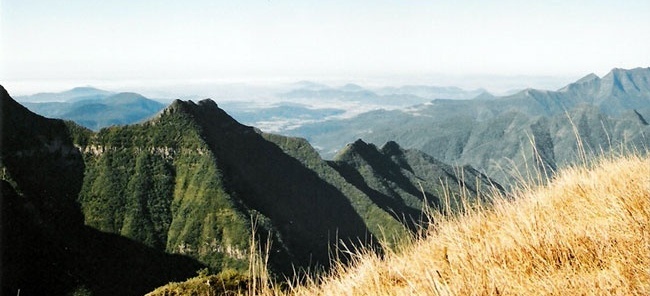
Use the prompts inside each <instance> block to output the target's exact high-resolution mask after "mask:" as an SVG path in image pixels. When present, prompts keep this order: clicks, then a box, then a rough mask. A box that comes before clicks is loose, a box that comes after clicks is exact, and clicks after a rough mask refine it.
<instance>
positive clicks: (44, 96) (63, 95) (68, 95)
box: [16, 86, 114, 103]
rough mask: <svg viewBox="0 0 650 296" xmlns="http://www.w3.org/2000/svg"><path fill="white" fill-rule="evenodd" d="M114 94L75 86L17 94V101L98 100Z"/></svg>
mask: <svg viewBox="0 0 650 296" xmlns="http://www.w3.org/2000/svg"><path fill="white" fill-rule="evenodd" d="M112 94H114V93H113V92H110V91H105V90H101V89H97V88H94V87H89V86H85V87H75V88H73V89H71V90H67V91H63V92H58V93H51V92H49V93H37V94H33V95H29V96H17V97H16V101H18V102H21V103H27V102H30V103H45V102H73V101H82V100H97V99H102V98H105V97H107V96H110V95H112Z"/></svg>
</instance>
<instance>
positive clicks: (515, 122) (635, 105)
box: [290, 68, 650, 184]
mask: <svg viewBox="0 0 650 296" xmlns="http://www.w3.org/2000/svg"><path fill="white" fill-rule="evenodd" d="M648 118H650V68H636V69H631V70H623V69H614V70H612V71H611V72H610V73H609V74H607V75H606V76H604V77H603V78H599V77H597V76H596V75H593V74H592V75H588V76H586V77H585V78H583V79H580V80H578V81H576V82H575V83H572V84H569V85H567V86H566V87H564V88H562V89H560V90H558V91H545V90H535V89H526V90H523V91H521V92H519V93H516V94H513V95H510V96H505V97H496V98H493V99H489V100H434V101H431V102H430V103H427V104H422V105H419V106H414V107H413V108H410V109H409V110H405V111H401V110H393V111H384V110H380V111H373V112H368V113H365V114H361V115H359V116H357V117H355V118H351V119H347V120H330V121H327V122H320V123H315V124H307V125H304V126H302V127H300V128H297V129H295V130H293V131H291V132H290V134H291V135H296V136H302V137H305V138H307V139H308V140H309V141H310V143H312V144H313V145H314V146H317V147H321V151H320V152H321V153H322V154H323V155H324V157H327V158H329V157H333V156H334V155H335V154H336V152H337V150H338V149H339V147H341V145H343V144H344V143H346V142H350V141H354V140H355V139H358V138H361V139H363V140H364V141H366V142H370V143H385V142H387V141H396V142H398V143H400V145H402V146H404V147H406V148H414V149H418V150H421V151H423V152H425V153H427V154H429V155H431V156H433V157H435V158H437V159H440V160H442V161H443V162H445V163H450V164H457V165H466V164H469V165H471V166H473V167H475V168H477V169H478V170H480V171H481V172H483V173H485V174H487V175H489V176H490V177H493V178H495V179H497V180H498V181H499V182H500V183H502V184H508V183H512V182H513V176H516V175H517V174H518V171H519V172H524V171H526V168H527V167H528V168H536V167H537V168H541V169H543V170H546V171H547V172H549V174H552V171H554V170H555V169H556V168H557V167H558V166H561V165H564V164H567V163H571V162H573V161H575V160H576V159H577V157H578V155H579V152H578V150H579V149H578V147H579V146H582V147H585V149H586V151H587V154H597V153H600V152H601V151H609V150H611V149H621V148H623V149H636V150H640V151H644V150H645V149H647V147H650V136H649V135H650V126H649V125H648ZM578 138H580V141H579V140H578ZM578 143H580V145H578ZM537 155H539V157H538V156H537Z"/></svg>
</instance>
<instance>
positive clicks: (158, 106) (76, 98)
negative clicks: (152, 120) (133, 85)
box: [24, 88, 164, 130]
mask: <svg viewBox="0 0 650 296" xmlns="http://www.w3.org/2000/svg"><path fill="white" fill-rule="evenodd" d="M32 97H36V98H43V99H45V98H51V99H52V98H63V99H66V100H65V101H57V102H29V101H28V102H25V103H24V105H25V106H26V107H27V108H28V109H30V110H31V111H33V112H35V113H38V114H41V115H43V116H47V117H52V118H61V119H65V120H72V121H74V122H76V123H77V124H79V125H82V126H84V127H87V128H89V129H92V130H99V129H100V128H102V127H107V126H111V125H124V124H130V123H136V122H140V121H143V120H145V119H147V118H149V117H151V116H152V115H154V114H156V113H157V112H159V111H160V110H162V109H163V108H164V105H163V104H162V103H160V102H157V101H154V100H151V99H148V98H145V97H143V96H142V95H139V94H136V93H117V94H114V93H110V92H106V91H102V90H98V89H90V90H85V88H75V89H73V90H70V91H67V92H62V93H53V94H47V93H46V94H37V95H34V96H30V97H28V98H26V100H29V99H33V98H32Z"/></svg>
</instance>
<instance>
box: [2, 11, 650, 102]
mask: <svg viewBox="0 0 650 296" xmlns="http://www.w3.org/2000/svg"><path fill="white" fill-rule="evenodd" d="M648 15H650V1H647V0H638V1H636V0H629V1H628V0H616V1H609V0H592V1H586V0H564V1H554V0H545V1H510V0H493V1H471V0H459V1H440V0H429V1H420V0H374V1H354V0H349V1H338V0H334V1H322V0H318V1H312V0H303V1H286V0H237V1H235V0H232V1H214V0H205V1H204V0H188V1H167V0H158V1H145V0H141V1H125V0H111V1H97V0H0V83H1V84H2V85H4V86H5V87H6V88H7V89H9V88H12V87H13V88H15V89H16V90H17V91H18V92H36V91H44V90H53V89H56V88H57V87H58V88H64V87H68V86H71V85H88V84H97V83H99V84H101V83H105V84H106V83H109V82H112V83H113V85H118V84H123V85H133V86H135V85H138V84H147V83H149V84H151V85H155V84H157V85H164V84H170V85H171V84H182V83H190V82H192V81H194V82H196V81H204V82H214V83H229V82H251V83H255V82H257V83H271V82H276V81H283V82H287V81H298V80H316V81H341V82H342V81H350V82H357V83H363V82H366V83H368V84H372V83H382V84H390V85H395V84H408V83H418V84H431V85H456V86H461V87H484V88H487V89H490V87H493V88H497V86H495V85H493V86H490V83H494V84H501V85H502V86H501V87H502V88H507V87H508V86H505V84H507V82H508V81H514V80H517V81H523V82H522V83H530V84H535V83H537V84H541V85H539V86H541V87H543V86H544V84H547V85H553V84H557V85H555V86H556V87H561V86H562V85H560V84H562V83H564V82H570V81H572V80H575V79H577V78H580V77H582V76H584V75H587V74H589V73H596V74H597V75H599V76H602V75H605V74H606V73H607V72H608V71H609V70H611V69H612V68H615V67H617V68H634V67H648V66H650V37H648V36H650V17H648ZM491 78H492V80H490V79H491ZM526 81H528V82H526ZM531 86H532V87H535V86H538V85H531Z"/></svg>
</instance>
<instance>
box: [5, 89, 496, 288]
mask: <svg viewBox="0 0 650 296" xmlns="http://www.w3.org/2000/svg"><path fill="white" fill-rule="evenodd" d="M1 94H2V112H3V113H2V124H1V125H0V126H1V127H2V128H3V130H2V133H1V134H2V145H1V146H2V154H1V155H0V156H1V158H0V159H1V160H2V162H1V163H0V167H1V168H2V170H1V172H2V180H3V181H2V182H3V187H2V190H3V192H2V201H1V202H2V210H3V213H2V214H3V215H2V219H3V220H2V229H3V230H5V229H10V230H11V231H3V232H2V235H3V239H2V251H3V254H2V255H3V256H2V260H3V261H2V273H1V274H2V285H3V294H14V293H15V292H16V291H17V289H18V288H21V289H22V288H23V287H27V286H29V287H30V288H29V290H28V289H27V288H25V289H24V290H23V291H29V292H26V293H27V294H39V293H40V294H42V293H55V294H66V293H69V292H72V291H74V289H77V288H85V289H88V290H90V291H92V292H93V293H94V294H95V295H118V294H119V295H137V294H140V295H141V294H143V293H144V292H146V291H147V290H152V289H153V288H155V287H156V286H160V285H162V284H164V283H166V282H169V281H178V280H179V279H182V278H183V277H185V278H186V277H189V276H191V275H192V273H194V272H195V271H196V270H197V269H199V268H201V267H203V266H207V267H209V268H210V270H211V271H212V272H218V271H220V270H224V269H232V270H239V271H243V270H245V269H246V268H247V266H248V262H247V260H248V256H247V254H248V248H249V247H250V246H249V239H250V236H251V233H252V227H253V226H252V224H253V223H256V224H257V225H258V228H259V229H258V233H260V234H261V235H262V236H266V235H267V234H269V235H270V240H271V241H272V250H271V258H270V262H269V264H270V267H271V269H272V270H274V271H275V272H280V273H284V274H290V273H292V272H293V270H294V269H293V268H294V267H297V268H300V267H311V266H315V265H317V264H320V265H323V266H327V264H328V263H329V259H330V255H331V253H330V251H331V250H332V248H333V247H334V246H335V245H336V244H337V243H339V242H345V243H346V244H365V245H367V246H374V247H379V246H377V245H376V242H377V241H378V238H380V237H383V236H384V235H386V236H387V239H388V241H387V243H391V241H392V239H397V238H399V237H401V236H403V235H405V234H406V233H407V232H408V230H407V229H409V228H413V227H414V224H413V221H420V220H421V219H422V218H421V214H420V209H421V208H422V206H423V205H424V203H425V200H426V201H427V203H428V205H429V206H432V207H446V205H445V204H444V202H446V201H445V200H444V199H442V198H440V197H441V195H442V192H443V189H442V188H441V186H442V185H441V184H444V183H449V184H451V186H452V187H451V191H452V192H456V194H457V193H458V192H460V191H461V190H463V189H461V187H462V186H467V188H468V189H467V190H468V192H470V195H471V192H474V191H475V190H476V188H475V184H482V186H489V185H490V183H492V182H491V181H490V180H489V179H487V178H486V177H485V176H482V175H480V174H478V173H477V172H476V171H475V170H473V169H471V168H465V171H466V172H467V174H466V175H465V176H466V178H467V179H465V180H466V182H465V183H463V178H461V170H460V168H452V167H450V166H448V165H445V164H443V163H441V162H440V161H437V160H435V159H433V158H432V157H430V156H426V155H424V154H422V153H419V152H417V151H412V150H403V149H402V148H400V147H399V146H398V145H397V144H396V143H394V142H390V143H387V144H386V145H385V146H384V147H383V148H382V149H381V150H379V149H377V148H376V147H374V146H373V145H368V144H365V143H363V142H360V141H357V142H355V143H354V144H352V145H350V146H348V147H347V148H346V149H345V150H346V151H347V152H346V153H342V154H341V155H340V157H339V158H338V159H337V160H335V161H331V162H327V161H324V160H322V159H321V158H320V156H319V155H318V153H317V152H316V150H315V149H313V148H312V147H311V146H310V145H309V143H308V142H307V141H305V140H304V139H300V138H291V137H285V136H280V135H274V134H267V133H262V132H260V131H259V130H257V129H254V128H252V127H249V126H244V125H241V124H240V123H238V122H237V121H235V120H234V119H233V118H232V117H230V116H229V115H228V114H226V113H225V112H224V111H223V110H222V109H220V108H219V107H218V106H217V104H216V103H215V102H213V101H211V100H203V101H201V102H198V103H194V102H191V101H188V102H184V101H174V102H173V103H172V104H171V105H170V106H168V107H167V108H165V109H164V110H163V111H162V112H160V113H159V114H158V115H157V116H156V117H154V118H151V119H150V120H148V121H146V122H143V123H141V124H136V125H126V126H114V127H108V128H104V129H102V130H100V131H99V132H97V133H95V132H92V131H90V130H88V129H85V128H82V127H80V126H78V125H76V124H74V123H72V122H64V121H61V120H54V119H46V118H44V117H41V116H39V115H36V114H34V113H32V112H30V111H29V110H27V109H26V108H24V107H22V106H20V105H19V104H17V103H16V102H15V101H13V100H12V99H11V98H10V97H9V95H8V94H7V93H6V92H5V91H4V89H2V93H1ZM127 97H128V96H127ZM474 177H476V179H474ZM420 186H421V187H420ZM425 196H426V199H425ZM450 202H452V204H451V205H450V207H452V208H453V207H454V206H455V201H454V197H452V199H451V200H450ZM254 221H257V222H254ZM262 241H264V240H262ZM170 254H174V256H172V255H170ZM344 257H345V256H343V257H342V258H344ZM52 275H54V276H52Z"/></svg>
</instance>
